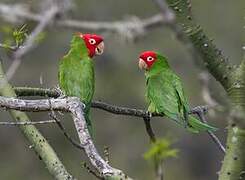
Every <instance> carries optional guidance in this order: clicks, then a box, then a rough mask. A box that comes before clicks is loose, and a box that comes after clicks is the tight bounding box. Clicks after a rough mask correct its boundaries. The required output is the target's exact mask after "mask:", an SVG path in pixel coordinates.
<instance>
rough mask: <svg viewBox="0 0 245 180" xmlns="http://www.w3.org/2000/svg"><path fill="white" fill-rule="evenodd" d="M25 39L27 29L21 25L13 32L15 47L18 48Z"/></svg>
mask: <svg viewBox="0 0 245 180" xmlns="http://www.w3.org/2000/svg"><path fill="white" fill-rule="evenodd" d="M26 37H27V28H26V24H24V25H22V26H21V27H20V28H17V29H15V30H14V31H13V38H14V40H15V44H16V46H17V47H18V46H20V45H21V44H22V43H23V42H24V41H25V39H26Z"/></svg>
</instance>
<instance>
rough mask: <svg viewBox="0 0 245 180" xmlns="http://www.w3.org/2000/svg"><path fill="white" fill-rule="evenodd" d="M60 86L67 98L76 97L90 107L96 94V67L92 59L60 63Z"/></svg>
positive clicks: (66, 59)
mask: <svg viewBox="0 0 245 180" xmlns="http://www.w3.org/2000/svg"><path fill="white" fill-rule="evenodd" d="M59 85H60V88H61V89H62V91H63V92H64V93H65V95H67V96H76V97H79V98H80V99H81V101H82V102H83V103H85V105H89V104H90V103H91V101H92V98H93V94H94V67H93V61H92V60H91V59H90V58H85V59H78V60H75V59H70V58H69V57H66V56H65V57H64V58H63V59H62V60H61V61H60V68H59Z"/></svg>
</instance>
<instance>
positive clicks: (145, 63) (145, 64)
mask: <svg viewBox="0 0 245 180" xmlns="http://www.w3.org/2000/svg"><path fill="white" fill-rule="evenodd" d="M156 60H157V54H156V53H155V52H154V51H144V52H142V53H141V54H140V56H139V68H140V69H145V70H149V69H150V68H151V66H152V65H153V64H154V62H155V61H156Z"/></svg>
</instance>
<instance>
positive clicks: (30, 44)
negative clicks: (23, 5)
mask: <svg viewBox="0 0 245 180" xmlns="http://www.w3.org/2000/svg"><path fill="white" fill-rule="evenodd" d="M0 9H1V8H0ZM10 12H11V13H12V11H10ZM58 12H59V9H58V7H57V6H55V5H53V6H51V7H50V9H48V10H47V11H46V12H45V13H44V14H43V15H42V20H41V21H40V22H39V24H38V25H37V26H36V28H35V29H34V30H33V31H32V33H31V34H30V35H29V36H28V37H27V39H26V41H25V42H24V43H23V47H22V48H19V49H18V50H17V51H15V52H14V53H13V62H12V64H11V65H10V67H9V69H8V70H7V72H6V79H7V80H10V79H11V78H12V77H13V75H14V73H15V71H16V70H17V69H18V67H19V65H20V63H21V58H22V57H23V55H25V54H26V53H27V52H29V51H30V50H31V49H33V48H34V47H35V45H36V44H35V43H36V42H35V40H36V38H37V36H38V35H39V34H40V33H41V32H42V31H43V30H44V28H45V27H46V26H47V25H48V24H49V23H50V21H51V20H52V19H53V18H54V17H55V15H56V14H57V13H58ZM0 84H2V85H1V86H3V82H1V83H0Z"/></svg>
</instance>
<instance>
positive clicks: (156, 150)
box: [144, 138, 179, 162]
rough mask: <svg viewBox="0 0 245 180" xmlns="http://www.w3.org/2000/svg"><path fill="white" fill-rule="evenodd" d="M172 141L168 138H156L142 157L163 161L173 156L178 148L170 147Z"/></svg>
mask: <svg viewBox="0 0 245 180" xmlns="http://www.w3.org/2000/svg"><path fill="white" fill-rule="evenodd" d="M172 143H173V142H172V141H171V140H170V139H169V138H162V139H158V140H157V141H156V142H155V143H153V144H152V145H151V147H150V149H149V150H148V151H147V152H146V153H145V154H144V158H145V159H146V160H150V161H156V160H157V161H158V162H159V161H164V160H166V159H167V158H175V157H177V155H178V152H179V150H178V149H174V148H172V147H171V145H172Z"/></svg>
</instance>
